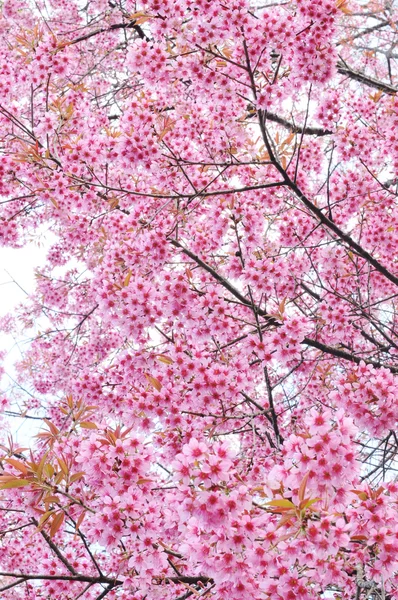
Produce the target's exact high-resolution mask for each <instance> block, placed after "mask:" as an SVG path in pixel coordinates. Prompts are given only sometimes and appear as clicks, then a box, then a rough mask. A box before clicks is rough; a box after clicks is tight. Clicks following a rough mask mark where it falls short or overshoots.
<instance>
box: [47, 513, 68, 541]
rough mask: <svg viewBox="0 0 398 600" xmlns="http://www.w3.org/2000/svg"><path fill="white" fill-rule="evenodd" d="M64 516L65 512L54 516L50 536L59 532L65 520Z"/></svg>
mask: <svg viewBox="0 0 398 600" xmlns="http://www.w3.org/2000/svg"><path fill="white" fill-rule="evenodd" d="M64 518H65V515H64V513H63V512H59V513H58V514H57V515H55V517H54V518H53V522H52V523H51V529H50V537H54V535H55V534H56V533H57V531H58V530H59V528H60V527H61V525H62V523H63V522H64Z"/></svg>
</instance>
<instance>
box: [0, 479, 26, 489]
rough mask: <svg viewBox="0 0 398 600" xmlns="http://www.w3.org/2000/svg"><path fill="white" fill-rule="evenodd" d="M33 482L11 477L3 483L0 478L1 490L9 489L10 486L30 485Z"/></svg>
mask: <svg viewBox="0 0 398 600" xmlns="http://www.w3.org/2000/svg"><path fill="white" fill-rule="evenodd" d="M31 483H32V482H31V481H28V480H27V479H11V480H10V481H6V482H5V483H1V479H0V490H8V489H10V488H19V487H23V486H25V485H30V484H31Z"/></svg>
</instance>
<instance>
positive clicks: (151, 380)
mask: <svg viewBox="0 0 398 600" xmlns="http://www.w3.org/2000/svg"><path fill="white" fill-rule="evenodd" d="M145 377H146V378H147V380H148V381H149V383H150V384H151V385H153V387H154V388H155V390H157V391H158V392H160V390H161V389H162V384H161V383H160V381H159V379H156V377H152V375H145Z"/></svg>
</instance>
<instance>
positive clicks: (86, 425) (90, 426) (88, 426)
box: [79, 421, 98, 429]
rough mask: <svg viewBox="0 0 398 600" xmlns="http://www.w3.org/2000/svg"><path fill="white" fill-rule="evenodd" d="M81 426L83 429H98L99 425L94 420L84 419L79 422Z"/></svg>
mask: <svg viewBox="0 0 398 600" xmlns="http://www.w3.org/2000/svg"><path fill="white" fill-rule="evenodd" d="M79 425H80V427H82V428H83V429H98V427H97V425H96V424H95V423H93V422H92V421H82V422H81V423H79Z"/></svg>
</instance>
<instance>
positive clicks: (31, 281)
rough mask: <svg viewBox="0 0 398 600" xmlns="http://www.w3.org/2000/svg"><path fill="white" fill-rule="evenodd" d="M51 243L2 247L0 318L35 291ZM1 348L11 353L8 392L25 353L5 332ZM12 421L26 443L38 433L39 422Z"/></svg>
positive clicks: (6, 381) (7, 368)
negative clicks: (15, 365) (37, 278)
mask: <svg viewBox="0 0 398 600" xmlns="http://www.w3.org/2000/svg"><path fill="white" fill-rule="evenodd" d="M48 246H49V243H48V241H46V240H45V239H44V238H42V239H41V241H40V245H39V243H38V242H37V241H35V242H31V243H29V244H27V245H26V246H24V247H23V248H4V247H0V318H1V317H3V316H5V315H6V314H8V313H11V314H14V313H15V309H16V307H17V305H18V304H20V303H21V302H23V301H24V300H25V299H26V293H31V292H32V291H33V290H34V286H35V270H36V268H37V267H40V266H42V265H43V264H44V262H45V258H46V254H47V250H48ZM13 280H14V281H13ZM21 288H22V289H21ZM23 290H25V292H26V293H25V292H24V291H23ZM0 350H6V352H7V355H6V358H5V361H4V368H5V371H6V373H7V375H5V376H4V378H3V380H2V386H1V387H2V391H4V390H6V389H7V388H9V387H10V385H12V380H11V379H10V377H13V376H14V372H13V364H14V362H15V361H17V360H18V359H19V358H20V357H21V353H20V350H19V348H18V345H17V344H16V341H15V340H14V339H13V337H12V336H11V335H5V334H3V333H2V334H0ZM8 421H9V425H10V429H11V431H12V434H13V436H15V437H16V439H17V440H18V441H20V442H23V444H26V443H27V440H28V439H29V438H31V436H32V435H33V434H34V433H36V431H37V425H38V424H39V421H37V422H36V421H32V420H25V419H21V418H11V417H9V418H8Z"/></svg>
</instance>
